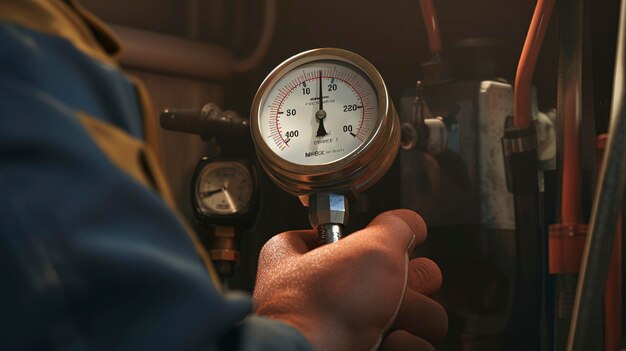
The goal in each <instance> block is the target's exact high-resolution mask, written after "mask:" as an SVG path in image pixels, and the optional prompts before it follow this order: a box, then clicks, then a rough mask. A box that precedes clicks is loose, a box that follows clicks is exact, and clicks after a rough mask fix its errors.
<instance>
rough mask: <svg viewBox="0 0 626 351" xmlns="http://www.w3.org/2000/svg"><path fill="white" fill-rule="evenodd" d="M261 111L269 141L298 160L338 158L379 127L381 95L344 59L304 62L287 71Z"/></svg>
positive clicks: (277, 150) (282, 153)
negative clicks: (378, 115) (344, 61)
mask: <svg viewBox="0 0 626 351" xmlns="http://www.w3.org/2000/svg"><path fill="white" fill-rule="evenodd" d="M265 101H266V104H265V105H263V106H262V108H261V111H260V113H259V126H260V131H261V135H262V136H263V139H264V140H265V143H266V144H267V145H268V146H269V147H270V149H271V150H272V151H273V152H274V153H275V154H276V155H277V156H278V157H281V158H283V159H285V160H287V161H289V162H292V163H295V164H299V165H320V164H328V163H332V162H335V161H338V160H340V159H342V158H344V157H346V156H348V155H350V154H351V153H352V152H354V151H355V150H357V148H359V146H361V145H362V144H363V143H364V142H365V141H366V140H368V138H369V136H370V135H371V133H372V132H373V131H374V130H375V128H376V126H377V124H378V121H377V111H378V98H377V96H376V93H375V91H374V88H373V84H372V83H371V81H370V79H369V78H368V77H367V76H366V75H365V74H364V73H363V72H362V71H360V70H359V69H357V68H356V67H354V66H351V65H348V64H346V63H343V62H340V61H317V62H311V63H306V64H303V65H301V66H298V67H296V68H294V69H292V70H291V71H290V72H288V73H286V74H285V75H283V76H282V77H281V78H280V79H279V80H278V81H277V82H276V83H275V84H274V86H273V87H272V88H271V89H270V90H269V92H268V93H267V97H266V99H265Z"/></svg>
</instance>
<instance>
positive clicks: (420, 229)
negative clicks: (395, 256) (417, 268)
mask: <svg viewBox="0 0 626 351" xmlns="http://www.w3.org/2000/svg"><path fill="white" fill-rule="evenodd" d="M426 233H427V229H426V223H425V222H424V220H423V219H422V217H420V215H418V214H417V213H415V212H413V211H411V210H406V209H398V210H391V211H387V212H383V213H381V214H380V215H378V216H376V218H374V220H372V222H370V224H369V225H368V226H367V227H366V228H364V229H362V230H360V231H358V232H355V233H354V234H352V235H350V236H348V237H346V238H345V239H343V240H340V241H339V244H341V243H342V242H345V244H346V245H348V244H349V243H348V242H358V241H360V242H368V243H369V244H374V245H377V246H378V245H380V247H381V248H384V247H387V248H391V249H392V250H394V251H396V252H401V253H406V252H407V251H408V252H411V251H412V250H413V249H414V248H415V246H416V245H419V244H421V243H423V242H424V241H425V240H426ZM350 244H352V243H350Z"/></svg>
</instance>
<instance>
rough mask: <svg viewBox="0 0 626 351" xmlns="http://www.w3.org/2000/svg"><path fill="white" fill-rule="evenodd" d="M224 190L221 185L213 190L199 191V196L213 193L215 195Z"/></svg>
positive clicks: (207, 195)
mask: <svg viewBox="0 0 626 351" xmlns="http://www.w3.org/2000/svg"><path fill="white" fill-rule="evenodd" d="M224 190H226V189H225V188H224V187H221V188H219V189H215V190H209V191H204V192H201V193H200V196H202V197H209V196H213V195H215V194H217V193H219V192H222V191H224Z"/></svg>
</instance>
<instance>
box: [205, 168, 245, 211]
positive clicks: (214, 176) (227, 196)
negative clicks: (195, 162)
mask: <svg viewBox="0 0 626 351" xmlns="http://www.w3.org/2000/svg"><path fill="white" fill-rule="evenodd" d="M253 187H254V183H253V180H252V175H251V174H250V171H249V170H248V168H247V167H246V166H245V165H244V164H242V163H240V162H235V161H215V162H211V163H207V164H205V165H204V168H203V169H202V170H201V171H200V174H199V176H198V178H197V180H196V185H195V190H196V193H195V199H196V203H197V207H198V209H199V210H200V211H201V212H202V213H203V214H208V215H234V214H239V213H242V212H245V211H246V210H247V209H248V207H249V204H250V201H251V199H252V193H253Z"/></svg>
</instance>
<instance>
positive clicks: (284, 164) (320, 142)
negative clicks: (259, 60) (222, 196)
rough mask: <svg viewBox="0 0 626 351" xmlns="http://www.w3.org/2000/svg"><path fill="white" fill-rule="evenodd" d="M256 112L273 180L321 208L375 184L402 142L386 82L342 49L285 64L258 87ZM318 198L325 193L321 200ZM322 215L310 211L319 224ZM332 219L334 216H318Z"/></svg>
mask: <svg viewBox="0 0 626 351" xmlns="http://www.w3.org/2000/svg"><path fill="white" fill-rule="evenodd" d="M251 115H252V117H251V128H252V137H253V140H254V143H255V146H256V149H257V154H258V156H259V160H260V162H261V165H262V166H263V168H264V169H265V170H266V171H267V173H268V175H269V176H270V177H271V178H272V180H274V182H275V183H276V184H278V186H280V187H281V188H282V189H284V190H286V191H287V192H289V193H291V194H294V195H297V196H300V197H301V199H303V200H304V201H303V202H304V203H305V204H306V203H307V202H309V200H312V201H313V202H314V207H315V208H319V209H325V208H333V205H337V203H338V201H339V199H338V198H337V196H333V195H338V196H344V195H346V194H352V195H358V194H359V193H360V192H362V191H364V190H366V189H367V188H369V187H370V186H372V185H373V184H374V183H375V182H376V181H378V180H379V179H380V178H381V177H382V176H383V175H384V174H385V173H386V172H387V170H388V169H389V167H390V166H391V164H392V163H393V161H394V159H395V156H396V154H397V152H398V147H399V143H400V128H399V121H398V116H397V114H396V111H395V109H394V106H393V104H392V102H391V100H390V98H389V94H388V92H387V88H386V87H385V83H384V81H383V79H382V77H381V76H380V74H379V73H378V71H377V70H376V69H375V68H374V66H372V64H370V63H369V62H368V61H367V60H365V59H364V58H362V57H361V56H359V55H357V54H354V53H352V52H349V51H346V50H342V49H333V48H324V49H315V50H311V51H306V52H303V53H301V54H298V55H296V56H294V57H292V58H290V59H288V60H287V61H285V62H283V63H282V64H280V65H279V66H278V67H277V68H276V69H274V70H273V71H272V72H271V73H270V74H269V76H268V77H267V78H266V79H265V81H263V83H262V84H261V87H260V88H259V90H258V92H257V94H256V96H255V98H254V102H253V104H252V111H251ZM316 194H325V195H324V196H323V198H324V200H323V201H321V202H320V201H318V200H320V199H321V198H319V196H317V195H316ZM326 195H328V196H326ZM329 201H330V202H329ZM342 201H343V202H344V203H346V201H347V198H345V197H344V198H343V200H342ZM339 202H341V201H339ZM339 207H342V206H339ZM343 207H345V211H343V212H345V213H346V214H347V206H343ZM315 208H314V210H315ZM334 208H335V209H337V206H335V207H334ZM329 211H330V212H333V210H329ZM318 212H319V211H318ZM318 212H315V213H313V214H312V213H311V209H310V211H309V214H310V217H312V220H311V221H312V224H313V225H314V226H315V225H316V223H315V222H317V221H316V220H314V219H313V217H316V216H317V215H318V214H319V213H318ZM335 212H336V211H335ZM333 213H334V212H333ZM322 217H327V216H322ZM343 217H345V218H346V219H347V216H343ZM328 220H333V219H331V218H328V219H321V221H328ZM317 224H319V223H317Z"/></svg>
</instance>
